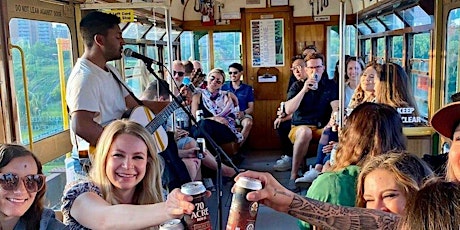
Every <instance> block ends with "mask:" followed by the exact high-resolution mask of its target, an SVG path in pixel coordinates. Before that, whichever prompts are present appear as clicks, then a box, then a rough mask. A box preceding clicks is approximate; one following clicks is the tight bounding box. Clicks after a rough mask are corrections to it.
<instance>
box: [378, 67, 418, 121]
mask: <svg viewBox="0 0 460 230" xmlns="http://www.w3.org/2000/svg"><path fill="white" fill-rule="evenodd" d="M375 99H376V102H378V103H383V104H387V105H389V106H392V107H393V108H395V109H397V110H398V112H399V113H400V114H401V118H402V119H403V124H404V126H420V125H423V121H421V120H420V117H419V112H418V109H417V104H416V103H415V97H414V94H413V92H412V87H411V83H410V79H409V76H408V75H407V73H406V71H405V70H404V69H403V68H402V67H401V66H400V65H398V64H396V63H391V62H390V63H386V64H383V65H382V73H381V74H380V78H379V79H378V81H376V82H375Z"/></svg>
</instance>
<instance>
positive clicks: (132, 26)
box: [122, 22, 151, 39]
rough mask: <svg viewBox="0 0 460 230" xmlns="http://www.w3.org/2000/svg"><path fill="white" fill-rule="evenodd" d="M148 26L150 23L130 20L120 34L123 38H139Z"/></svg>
mask: <svg viewBox="0 0 460 230" xmlns="http://www.w3.org/2000/svg"><path fill="white" fill-rule="evenodd" d="M150 27H151V25H147V24H140V23H136V22H131V23H129V25H128V27H127V28H126V29H124V30H123V32H122V36H123V38H132V39H140V38H143V36H144V34H145V32H147V30H148V29H149V28H150Z"/></svg>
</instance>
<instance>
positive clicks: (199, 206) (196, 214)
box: [180, 181, 212, 230]
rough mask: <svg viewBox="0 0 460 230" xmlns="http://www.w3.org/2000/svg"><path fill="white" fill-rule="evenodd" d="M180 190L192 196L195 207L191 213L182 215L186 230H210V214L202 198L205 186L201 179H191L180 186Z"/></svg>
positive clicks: (204, 194)
mask: <svg viewBox="0 0 460 230" xmlns="http://www.w3.org/2000/svg"><path fill="white" fill-rule="evenodd" d="M180 191H181V192H182V193H184V194H186V195H190V196H192V197H193V201H192V203H193V205H195V209H194V210H193V212H192V214H190V215H184V221H185V224H186V227H187V229H188V230H211V229H212V227H211V216H210V215H209V210H208V206H207V205H206V203H205V201H204V198H205V196H206V188H205V187H204V185H203V182H201V181H193V182H189V183H186V184H183V185H182V186H181V189H180Z"/></svg>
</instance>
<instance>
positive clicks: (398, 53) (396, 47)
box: [390, 36, 404, 66]
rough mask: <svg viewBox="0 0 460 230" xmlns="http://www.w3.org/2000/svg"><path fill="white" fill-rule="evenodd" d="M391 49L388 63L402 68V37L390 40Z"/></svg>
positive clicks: (394, 37)
mask: <svg viewBox="0 0 460 230" xmlns="http://www.w3.org/2000/svg"><path fill="white" fill-rule="evenodd" d="M391 39H392V47H391V57H390V61H391V62H394V63H397V64H399V65H400V66H403V64H402V58H403V49H404V43H403V36H393V37H392V38H391Z"/></svg>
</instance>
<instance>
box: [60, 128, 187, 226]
mask: <svg viewBox="0 0 460 230" xmlns="http://www.w3.org/2000/svg"><path fill="white" fill-rule="evenodd" d="M161 170H162V164H161V160H160V158H159V157H158V154H157V152H156V150H155V147H154V146H153V138H152V135H151V134H150V133H149V132H148V131H147V130H146V129H145V128H144V127H142V126H141V125H139V124H137V123H135V122H132V121H126V120H118V121H114V122H112V123H111V124H109V125H108V126H107V127H106V128H105V129H104V131H103V133H102V135H101V137H100V139H99V141H98V144H97V147H96V154H95V158H94V163H93V166H92V168H91V170H90V173H89V179H88V180H87V181H80V182H78V183H76V184H74V185H73V186H72V187H70V188H68V189H67V190H65V191H64V196H63V198H62V203H63V204H62V213H63V216H64V223H66V224H67V225H68V226H69V227H70V229H96V228H97V229H114V228H117V229H144V228H148V227H153V226H158V225H160V224H161V223H163V222H165V221H167V220H170V219H174V218H181V217H182V215H183V214H184V213H188V214H190V213H191V212H192V210H193V209H194V205H193V204H192V203H190V201H192V197H191V196H186V195H184V194H182V193H181V192H180V190H179V189H174V190H173V191H172V192H171V193H170V194H169V195H168V198H167V200H166V201H165V202H163V194H162V184H161ZM128 216H129V218H126V217H128Z"/></svg>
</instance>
